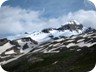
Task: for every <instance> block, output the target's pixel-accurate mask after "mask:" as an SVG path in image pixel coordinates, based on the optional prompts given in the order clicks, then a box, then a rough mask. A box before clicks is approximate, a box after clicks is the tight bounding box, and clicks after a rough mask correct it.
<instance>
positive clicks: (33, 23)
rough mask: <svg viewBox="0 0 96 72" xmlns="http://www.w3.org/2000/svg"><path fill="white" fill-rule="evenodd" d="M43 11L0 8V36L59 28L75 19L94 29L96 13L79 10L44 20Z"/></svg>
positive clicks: (95, 26)
mask: <svg viewBox="0 0 96 72" xmlns="http://www.w3.org/2000/svg"><path fill="white" fill-rule="evenodd" d="M42 15H43V11H33V10H25V9H21V8H13V7H2V8H0V34H9V33H10V34H17V33H21V32H28V31H29V32H34V31H40V30H42V29H44V28H48V27H60V25H62V24H64V23H65V22H66V21H68V20H70V19H76V20H78V21H79V22H81V23H82V24H83V25H84V26H86V27H88V26H91V27H94V28H96V20H95V19H96V12H95V11H93V10H91V11H85V10H79V11H76V12H74V13H72V12H70V13H68V14H67V15H62V16H59V17H58V18H49V19H48V18H44V17H42Z"/></svg>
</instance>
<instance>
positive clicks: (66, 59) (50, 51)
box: [0, 20, 96, 72]
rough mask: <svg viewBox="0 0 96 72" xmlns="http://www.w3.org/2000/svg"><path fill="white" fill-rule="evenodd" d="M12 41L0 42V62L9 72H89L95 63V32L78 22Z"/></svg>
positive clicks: (17, 37)
mask: <svg viewBox="0 0 96 72" xmlns="http://www.w3.org/2000/svg"><path fill="white" fill-rule="evenodd" d="M8 38H9V37H8ZM10 38H13V37H10ZM10 38H9V39H7V38H5V39H0V63H1V64H2V66H3V68H4V69H5V70H8V71H9V72H77V71H78V72H87V71H89V70H91V69H92V68H93V67H94V64H95V61H96V48H95V47H96V30H95V29H92V28H86V29H84V27H83V25H82V24H80V23H78V22H77V21H75V20H74V21H69V22H67V23H66V24H64V25H62V26H61V27H59V28H47V29H43V30H42V31H41V32H35V33H25V34H23V35H22V34H21V35H19V36H18V35H16V36H14V38H13V39H10ZM81 70H83V71H81Z"/></svg>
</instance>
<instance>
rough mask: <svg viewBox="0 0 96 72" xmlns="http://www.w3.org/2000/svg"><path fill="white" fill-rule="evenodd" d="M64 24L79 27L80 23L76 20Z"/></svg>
mask: <svg viewBox="0 0 96 72" xmlns="http://www.w3.org/2000/svg"><path fill="white" fill-rule="evenodd" d="M66 24H76V25H80V23H79V22H78V21H77V20H70V21H68V22H66Z"/></svg>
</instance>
